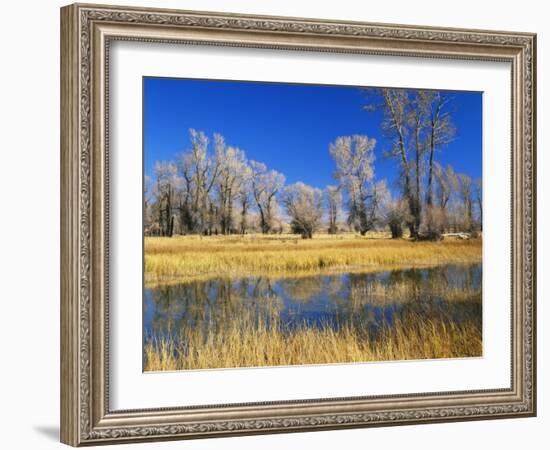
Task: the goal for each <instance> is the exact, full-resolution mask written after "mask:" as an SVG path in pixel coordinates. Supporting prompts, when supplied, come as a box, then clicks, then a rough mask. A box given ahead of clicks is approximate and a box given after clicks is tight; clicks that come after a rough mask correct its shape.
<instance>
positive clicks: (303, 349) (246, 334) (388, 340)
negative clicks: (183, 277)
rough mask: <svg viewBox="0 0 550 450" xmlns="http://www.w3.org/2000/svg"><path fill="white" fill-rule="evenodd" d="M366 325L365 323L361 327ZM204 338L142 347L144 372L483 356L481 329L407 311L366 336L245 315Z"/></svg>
mask: <svg viewBox="0 0 550 450" xmlns="http://www.w3.org/2000/svg"><path fill="white" fill-rule="evenodd" d="M364 329H367V328H366V324H365V327H364V328H363V330H364ZM214 330H215V331H210V332H209V333H208V335H207V336H206V338H205V336H204V335H203V334H202V333H200V332H197V331H196V330H195V329H184V330H182V331H181V333H180V334H179V336H178V338H177V339H153V340H151V341H149V343H147V344H146V345H145V364H144V366H145V367H144V368H145V370H146V371H163V370H183V369H210V368H219V367H225V368H231V367H261V366H286V365H296V364H328V363H353V362H372V361H396V360H410V359H435V358H455V357H472V356H481V355H482V339H481V338H482V336H481V327H480V326H479V325H478V324H476V323H475V322H474V321H468V322H465V323H460V324H456V323H453V322H449V321H446V320H444V319H441V318H426V317H424V316H420V315H414V316H413V315H409V316H408V317H405V318H403V319H399V320H396V322H395V323H394V324H393V326H392V327H391V328H390V327H386V328H383V329H382V331H381V332H380V333H378V335H377V337H376V338H375V339H369V337H368V335H365V333H364V332H362V328H361V327H360V326H359V327H358V326H357V325H356V326H350V325H348V326H344V327H343V328H340V329H338V330H334V329H332V328H331V327H325V328H308V327H303V328H301V329H298V330H293V331H292V332H291V333H286V332H284V330H282V329H281V327H279V326H278V325H277V323H276V321H275V322H273V321H271V322H270V325H269V326H268V323H267V322H265V321H258V320H257V318H253V317H251V316H249V315H247V314H244V315H242V316H241V317H239V319H238V320H234V321H230V322H228V323H227V325H226V326H224V327H222V328H217V329H216V328H214Z"/></svg>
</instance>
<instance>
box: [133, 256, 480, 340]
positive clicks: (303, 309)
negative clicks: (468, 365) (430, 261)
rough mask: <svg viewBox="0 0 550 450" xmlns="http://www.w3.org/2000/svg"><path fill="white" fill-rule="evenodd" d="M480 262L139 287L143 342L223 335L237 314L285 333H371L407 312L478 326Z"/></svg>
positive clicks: (237, 318) (217, 279)
mask: <svg viewBox="0 0 550 450" xmlns="http://www.w3.org/2000/svg"><path fill="white" fill-rule="evenodd" d="M481 283H482V271H481V264H474V265H469V266H440V267H436V268H429V269H407V270H395V271H390V272H378V273H359V274H356V273H344V274H338V275H322V276H319V275H317V276H309V277H300V278H279V279H271V278H266V277H247V278H237V279H229V278H222V277H220V278H215V279H210V280H207V281H194V282H187V283H182V284H176V285H171V286H164V287H158V288H152V289H145V295H144V311H143V312H144V316H143V326H144V339H145V340H147V339H150V338H151V336H165V337H168V336H170V335H172V334H177V333H178V330H181V329H183V328H186V327H191V328H194V329H197V330H201V331H202V332H203V333H204V335H205V336H206V335H207V334H208V333H209V331H213V330H215V329H223V327H224V324H227V321H229V320H239V318H240V317H243V315H244V314H247V317H250V315H252V317H255V318H257V320H262V321H263V323H267V324H269V323H270V322H271V323H274V322H275V319H276V322H277V323H278V326H280V327H282V329H283V330H287V331H288V332H289V333H290V332H292V330H293V329H296V328H297V327H303V326H308V327H319V328H321V327H331V328H333V329H338V328H339V327H341V326H343V325H349V324H352V325H355V326H358V325H359V324H360V326H361V327H362V329H364V331H365V333H368V334H369V335H371V337H372V336H373V335H375V334H376V333H377V331H378V330H379V329H380V327H381V326H391V325H392V323H393V322H394V321H395V320H396V319H397V318H400V317H410V314H411V313H414V314H421V315H423V316H424V317H434V318H435V317H437V318H444V319H445V320H449V321H451V322H461V321H465V320H474V321H476V322H478V323H479V324H480V326H481V315H482V314H481V301H470V300H481Z"/></svg>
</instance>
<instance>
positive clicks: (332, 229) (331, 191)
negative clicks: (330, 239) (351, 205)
mask: <svg viewBox="0 0 550 450" xmlns="http://www.w3.org/2000/svg"><path fill="white" fill-rule="evenodd" d="M325 199H326V200H325V201H326V205H327V216H328V233H329V234H336V233H337V231H338V213H339V211H340V207H341V205H342V190H341V188H340V186H327V187H326V189H325Z"/></svg>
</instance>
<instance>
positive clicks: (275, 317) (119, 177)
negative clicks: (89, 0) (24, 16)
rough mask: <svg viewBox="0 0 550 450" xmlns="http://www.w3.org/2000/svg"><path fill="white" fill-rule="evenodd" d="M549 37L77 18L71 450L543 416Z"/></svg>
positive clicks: (68, 300) (147, 16)
mask: <svg viewBox="0 0 550 450" xmlns="http://www.w3.org/2000/svg"><path fill="white" fill-rule="evenodd" d="M535 69H536V36H535V35H534V34H530V33H516V32H514V33H512V32H503V31H484V30H465V29H443V28H429V27H420V26H404V25H384V24H371V23H359V22H346V23H343V22H334V21H327V20H314V19H297V18H283V17H258V16H247V15H239V14H227V13H223V14H221V13H209V12H194V11H174V10H158V9H143V8H129V7H111V6H96V5H81V4H75V5H71V6H67V7H64V8H62V9H61V92H62V98H61V111H62V113H61V172H62V174H61V176H62V180H61V181H62V183H61V184H62V192H61V205H62V211H61V228H62V230H61V233H62V234H61V236H62V247H61V262H62V270H61V273H62V278H61V295H62V297H61V319H62V320H61V322H62V323H61V327H62V328H61V355H62V358H61V369H62V370H61V440H62V442H64V443H66V444H70V445H73V446H80V445H91V444H108V443H122V442H137V441H144V440H161V439H186V438H199V437H216V436H230V435H242V434H259V433H275V432H296V431H313V430H326V429H336V428H345V427H347V428H350V427H367V426H383V425H384V426H385V425H400V424H421V423H428V422H443V421H459V420H475V419H496V418H504V417H528V416H533V415H535V414H536V366H535V364H536V351H535V350H536V349H535V347H536V344H535V343H536V336H535V322H536V318H535V297H536V296H535V285H536V283H535V277H536V271H535V260H536V258H535V252H536V242H535V228H536V213H535V195H536V194H535V178H536V177H535V146H536V128H535V127H536V121H535V88H536V73H535Z"/></svg>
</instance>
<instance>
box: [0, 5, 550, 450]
mask: <svg viewBox="0 0 550 450" xmlns="http://www.w3.org/2000/svg"><path fill="white" fill-rule="evenodd" d="M120 3H126V2H120ZM63 4H64V3H63V2H59V1H55V0H48V1H32V0H29V1H27V2H19V3H16V2H10V3H8V4H5V5H3V7H2V13H3V14H2V17H3V20H2V26H1V27H0V33H1V39H0V45H1V50H2V69H1V70H0V80H1V82H0V124H1V125H0V157H1V159H0V211H1V213H0V214H1V220H0V267H1V270H0V274H1V275H0V280H1V281H2V285H1V287H0V301H1V304H2V309H0V333H1V340H0V353H1V356H0V361H1V371H0V415H1V419H2V422H1V423H2V424H3V427H2V436H1V437H0V442H2V444H1V446H2V448H7V449H18V448H25V449H48V448H60V447H61V444H59V443H58V432H59V419H58V418H59V275H60V274H59V7H60V6H62V5H63ZM128 4H132V5H135V6H158V7H167V8H180V9H199V10H212V11H216V10H217V11H228V12H243V13H253V14H272V15H283V16H284V15H286V16H298V17H299V16H302V17H318V18H330V19H342V20H364V21H374V22H387V23H405V24H418V25H442V26H453V27H466V28H488V29H504V30H517V31H532V32H537V33H539V36H538V56H539V58H538V59H539V64H538V70H539V71H538V80H539V86H538V123H539V130H538V132H539V137H538V148H539V157H538V173H539V215H538V228H539V230H546V229H547V227H548V226H549V225H550V224H549V222H548V220H549V217H550V215H549V211H548V207H544V205H543V204H542V201H541V199H542V197H543V193H544V192H545V191H548V190H549V189H550V182H549V181H548V180H549V177H548V176H546V177H544V175H545V169H546V168H547V167H548V164H549V157H548V152H546V151H545V149H546V147H547V146H548V145H549V142H548V134H547V133H546V130H547V128H545V127H544V124H546V123H548V121H549V120H550V103H549V102H550V96H549V94H548V87H547V85H546V83H545V80H547V79H548V78H549V77H550V63H549V62H548V59H547V55H548V53H549V51H550V44H549V43H550V32H548V31H543V27H545V28H546V29H547V23H546V22H547V18H548V13H547V11H545V10H544V3H543V2H537V1H535V0H523V1H522V2H510V1H504V0H501V1H487V2H480V1H471V0H462V1H461V2H452V3H446V2H442V1H421V0H417V1H416V2H410V1H406V0H393V1H386V2H368V3H367V2H357V1H353V0H339V1H338V2H324V3H322V2H307V1H305V0H302V1H299V0H294V1H291V0H277V1H275V0H265V1H263V2H260V1H258V0H255V1H254V0H231V1H227V0H226V1H223V0H202V1H201V0H180V1H175V0H172V1H170V0H163V1H158V2H155V1H152V0H149V1H140V0H133V1H131V2H130V3H128ZM549 244H550V243H549V240H548V233H540V234H539V241H538V248H539V289H538V294H539V295H538V296H539V309H538V317H539V339H538V342H539V416H538V417H537V418H532V419H509V420H498V421H482V422H468V423H451V424H438V425H422V426H418V425H417V426H407V427H391V428H373V429H366V430H348V431H331V432H316V433H301V434H287V435H271V436H258V437H256V436H255V437H243V438H225V439H216V440H201V441H186V442H181V441H180V442H171V443H157V444H141V446H140V447H139V448H143V449H149V448H151V449H153V448H154V449H161V448H166V449H170V448H173V449H175V448H183V447H184V448H187V449H212V448H216V449H237V448H238V449H255V448H265V449H270V448H289V449H291V448H300V449H304V448H306V449H307V448H311V449H319V448H323V449H324V448H335V447H336V448H343V447H345V448H350V449H354V448H358V449H359V448H361V449H362V448H365V447H366V446H368V447H370V448H390V449H391V448H398V447H401V446H407V448H422V449H424V450H429V449H439V448H445V449H446V450H451V449H461V450H463V449H464V448H486V447H491V448H495V447H497V448H502V449H515V448H532V449H538V448H546V447H545V443H544V442H543V439H544V437H545V436H547V434H548V427H550V413H549V412H548V408H549V406H550V393H549V389H548V388H549V382H548V381H547V379H548V375H549V374H548V350H547V343H548V339H549V332H548V330H547V329H546V327H545V326H544V325H545V323H546V321H547V320H550V317H549V311H550V308H548V306H547V305H546V304H545V300H546V297H547V294H548V284H547V283H546V285H545V284H544V283H543V280H544V278H545V271H547V269H548V264H547V263H545V261H543V259H542V253H543V249H544V248H548V246H549ZM541 324H542V325H541ZM549 328H550V326H549ZM546 445H547V444H546ZM123 447H124V448H128V446H123ZM131 448H133V447H131ZM135 448H137V447H135Z"/></svg>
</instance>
